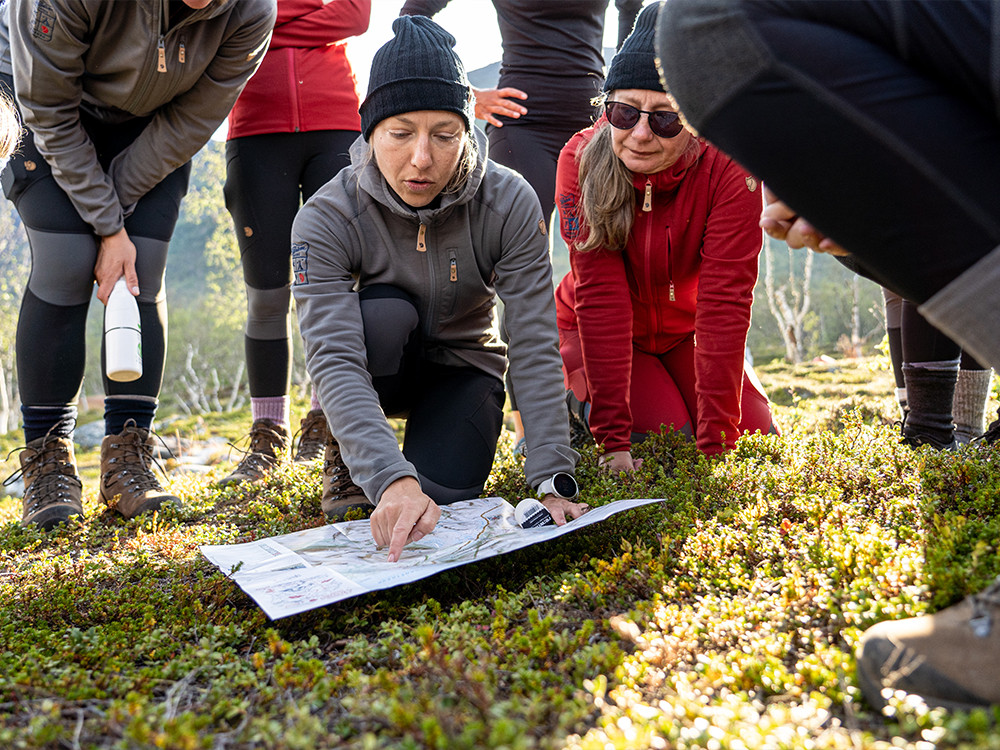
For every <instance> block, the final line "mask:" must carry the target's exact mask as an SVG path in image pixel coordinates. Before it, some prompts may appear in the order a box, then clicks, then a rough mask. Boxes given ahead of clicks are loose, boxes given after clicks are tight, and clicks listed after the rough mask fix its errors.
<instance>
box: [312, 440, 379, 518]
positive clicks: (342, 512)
mask: <svg viewBox="0 0 1000 750" xmlns="http://www.w3.org/2000/svg"><path fill="white" fill-rule="evenodd" d="M323 459H324V460H323V498H322V500H320V505H321V506H322V508H323V512H324V513H325V514H326V517H327V520H330V521H343V520H344V516H346V515H347V512H348V511H350V510H362V511H368V513H369V514H370V513H371V511H373V510H375V506H374V505H372V504H371V503H370V502H368V498H367V497H365V493H364V491H363V490H362V489H361V488H360V487H358V485H356V484H355V483H354V482H353V481H352V480H351V474H350V472H349V471H348V470H347V465H346V464H345V463H344V459H343V458H342V457H341V455H340V444H339V443H338V442H337V441H336V440H335V439H334V438H333V437H332V436H331V437H330V439H329V440H328V441H327V443H326V453H325V455H324V456H323Z"/></svg>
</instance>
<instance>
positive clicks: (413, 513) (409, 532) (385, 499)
mask: <svg viewBox="0 0 1000 750" xmlns="http://www.w3.org/2000/svg"><path fill="white" fill-rule="evenodd" d="M440 517H441V508H439V507H438V505H437V503H435V502H434V501H433V500H431V499H430V497H428V496H427V495H425V494H424V492H423V490H421V489H420V483H419V482H418V481H417V480H416V479H415V478H414V477H401V478H400V479H397V480H396V481H395V482H393V483H392V484H390V485H389V486H388V487H386V488H385V491H384V492H383V493H382V497H381V498H380V499H379V501H378V507H377V508H375V511H374V512H373V513H372V515H371V529H372V536H373V537H374V538H375V544H377V545H378V546H379V547H385V546H387V545H388V547H389V562H396V561H397V560H399V556H400V554H402V552H403V547H404V546H406V544H407V543H409V542H418V541H420V540H421V539H423V538H424V537H425V536H427V535H428V534H430V533H431V532H432V531H433V530H434V527H435V526H436V525H437V522H438V519H439V518H440Z"/></svg>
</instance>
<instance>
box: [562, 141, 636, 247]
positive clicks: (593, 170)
mask: <svg viewBox="0 0 1000 750" xmlns="http://www.w3.org/2000/svg"><path fill="white" fill-rule="evenodd" d="M611 135H612V134H611V125H609V124H607V123H605V125H604V127H600V128H598V129H597V130H596V132H595V133H594V137H593V138H591V140H590V143H588V144H587V145H586V146H584V147H583V149H582V150H581V151H580V154H579V156H578V158H577V161H578V163H579V165H580V166H579V184H580V206H579V210H580V219H581V221H582V223H583V225H584V226H585V227H586V230H587V231H586V234H585V235H584V236H583V239H582V241H581V242H579V243H578V244H576V245H575V246H574V247H575V249H576V250H580V251H582V252H586V251H588V250H594V249H595V248H599V247H603V248H606V249H608V250H616V251H621V250H624V249H625V243H626V242H628V236H629V234H631V232H632V222H633V220H634V219H635V187H634V186H633V185H632V172H631V171H630V170H629V168H628V167H626V166H625V164H624V163H623V162H622V160H621V159H619V158H618V156H617V155H616V154H615V152H614V149H613V148H612V142H611Z"/></svg>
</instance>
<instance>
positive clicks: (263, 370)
mask: <svg viewBox="0 0 1000 750" xmlns="http://www.w3.org/2000/svg"><path fill="white" fill-rule="evenodd" d="M370 15H371V0H278V18H277V21H276V23H275V25H274V32H273V34H272V36H271V44H270V46H269V47H268V50H267V54H266V55H265V56H264V61H263V62H262V63H261V66H260V68H259V69H258V70H257V74H256V75H255V76H254V77H253V78H251V79H250V82H249V83H248V84H247V87H246V88H245V89H244V90H243V93H242V94H241V95H240V98H239V99H238V100H237V102H236V106H235V107H234V108H233V111H232V112H231V113H230V115H229V137H228V141H227V143H226V187H225V195H226V207H227V208H228V209H229V213H230V214H231V215H232V217H233V224H235V227H236V238H237V241H238V242H239V245H240V259H241V261H242V264H243V280H244V282H245V283H246V292H247V324H246V331H245V335H244V347H245V349H246V359H247V376H248V379H249V381H250V408H251V412H252V416H253V425H252V426H251V428H250V449H249V451H248V452H247V453H246V455H245V456H244V457H243V459H242V460H241V461H240V463H239V465H237V466H236V468H235V469H234V470H233V472H232V473H231V474H230V475H229V476H227V477H226V478H225V479H223V480H222V483H223V484H228V483H231V482H255V481H258V480H261V479H263V478H264V477H265V476H266V475H267V473H268V472H270V471H271V470H272V469H273V468H274V467H275V466H276V465H277V464H278V463H280V462H282V461H284V460H286V458H287V453H288V448H289V443H290V440H291V438H290V435H289V429H288V425H289V415H288V391H289V385H290V381H291V354H292V345H291V339H290V330H291V322H290V310H291V291H290V286H289V285H290V281H291V275H292V267H291V266H292V263H291V240H290V239H289V238H290V236H291V231H292V220H293V219H294V218H295V214H296V212H297V211H298V209H299V205H300V204H301V203H305V201H306V200H308V199H309V197H310V196H311V195H312V194H313V193H314V192H316V191H317V190H318V189H319V188H320V187H322V186H323V185H324V184H326V183H327V182H328V181H329V180H331V179H333V177H334V176H335V175H336V174H337V172H339V171H340V170H341V169H343V168H344V167H345V166H347V165H348V164H350V161H351V160H350V156H349V155H348V150H349V149H350V147H351V144H352V143H353V142H354V141H355V139H356V138H357V137H358V135H360V132H361V118H360V116H359V115H358V103H359V102H358V92H357V81H356V80H355V77H354V71H353V70H352V69H351V64H350V62H349V61H348V59H347V53H346V44H345V43H344V40H345V39H346V38H347V37H351V36H357V35H359V34H362V33H364V32H365V31H366V30H367V29H368V22H369V17H370ZM300 432H301V439H300V440H299V445H298V449H297V451H296V455H295V460H296V461H308V460H311V459H315V458H319V457H320V456H322V454H323V451H324V447H325V445H326V439H327V437H328V434H329V430H328V428H327V424H326V417H324V416H323V411H322V409H320V407H319V402H318V401H316V399H315V397H313V403H312V407H311V409H310V411H309V413H308V414H307V415H306V416H305V418H304V419H302V422H301V428H300Z"/></svg>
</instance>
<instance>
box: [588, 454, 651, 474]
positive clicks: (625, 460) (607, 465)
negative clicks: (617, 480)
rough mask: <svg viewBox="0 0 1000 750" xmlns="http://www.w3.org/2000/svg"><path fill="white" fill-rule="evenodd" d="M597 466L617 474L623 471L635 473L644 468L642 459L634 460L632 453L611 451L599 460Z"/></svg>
mask: <svg viewBox="0 0 1000 750" xmlns="http://www.w3.org/2000/svg"><path fill="white" fill-rule="evenodd" d="M597 465H598V466H599V467H600V468H601V469H604V470H605V471H610V472H613V473H615V474H617V473H619V472H622V471H635V470H636V469H638V468H639V467H640V466H642V459H641V458H632V452H631V451H610V452H608V453H605V454H603V455H602V456H601V457H600V458H599V459H597Z"/></svg>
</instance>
